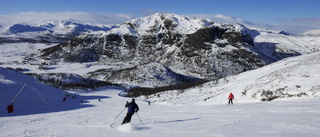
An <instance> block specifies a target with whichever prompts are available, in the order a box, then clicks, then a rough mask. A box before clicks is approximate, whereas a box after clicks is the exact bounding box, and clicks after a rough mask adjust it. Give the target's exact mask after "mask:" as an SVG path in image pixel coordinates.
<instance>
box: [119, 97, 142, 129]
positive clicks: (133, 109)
mask: <svg viewBox="0 0 320 137" xmlns="http://www.w3.org/2000/svg"><path fill="white" fill-rule="evenodd" d="M125 107H127V108H128V112H127V115H126V117H125V118H124V119H123V122H122V123H121V124H126V123H130V121H131V117H132V115H133V114H134V113H137V112H138V111H139V106H138V105H137V104H136V102H135V100H134V98H133V99H132V101H131V102H130V103H129V102H128V101H127V103H126V105H125Z"/></svg>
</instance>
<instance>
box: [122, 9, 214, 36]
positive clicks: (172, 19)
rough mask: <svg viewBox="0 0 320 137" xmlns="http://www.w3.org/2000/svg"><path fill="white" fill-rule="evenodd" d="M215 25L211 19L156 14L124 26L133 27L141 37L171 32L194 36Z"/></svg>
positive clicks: (129, 22) (134, 20)
mask: <svg viewBox="0 0 320 137" xmlns="http://www.w3.org/2000/svg"><path fill="white" fill-rule="evenodd" d="M213 24H214V22H213V21H212V20H210V19H203V18H194V17H187V16H182V15H176V14H171V13H155V14H153V15H150V16H147V17H143V18H137V19H133V20H130V21H127V22H125V23H124V24H122V25H125V26H128V27H131V28H132V29H134V30H135V31H136V32H137V33H139V34H140V35H150V34H158V33H167V32H169V31H170V32H172V33H179V34H192V33H194V32H196V31H197V30H199V29H201V28H204V27H208V26H211V25H213ZM119 28H121V27H119ZM119 28H117V29H119Z"/></svg>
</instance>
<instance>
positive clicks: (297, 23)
mask: <svg viewBox="0 0 320 137" xmlns="http://www.w3.org/2000/svg"><path fill="white" fill-rule="evenodd" d="M138 12H139V13H141V14H143V16H147V15H151V14H154V13H156V12H157V11H154V10H140V11H138ZM187 16H193V17H202V18H209V19H212V20H214V21H217V22H221V23H240V24H243V25H246V26H249V27H257V28H265V29H270V30H284V31H287V32H289V33H293V34H299V33H303V32H305V31H310V30H316V29H320V18H299V19H293V20H283V19H282V20H281V19H278V21H279V22H280V24H278V25H272V24H266V23H258V22H251V21H247V20H243V19H241V18H236V17H232V16H228V15H223V14H216V15H212V14H192V15H187ZM133 18H136V16H134V15H131V14H111V13H88V12H53V13H51V12H21V13H13V14H7V15H0V19H1V20H0V25H1V26H2V27H6V26H8V25H13V24H16V23H26V24H41V23H47V22H52V21H62V20H63V21H75V22H80V23H93V24H121V23H123V22H125V21H128V20H131V19H133Z"/></svg>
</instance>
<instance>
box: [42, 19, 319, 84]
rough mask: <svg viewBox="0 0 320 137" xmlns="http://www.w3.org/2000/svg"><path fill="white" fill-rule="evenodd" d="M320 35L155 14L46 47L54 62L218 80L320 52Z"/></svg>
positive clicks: (45, 56)
mask: <svg viewBox="0 0 320 137" xmlns="http://www.w3.org/2000/svg"><path fill="white" fill-rule="evenodd" d="M318 41H319V39H318V37H307V36H292V35H288V34H286V33H283V32H281V31H280V32H276V31H268V30H262V29H250V28H247V27H245V26H243V25H241V24H221V23H217V22H214V21H211V20H208V19H203V18H191V17H187V16H180V15H175V14H160V13H157V14H154V15H151V16H148V17H144V18H138V19H134V20H131V21H127V22H125V23H123V24H121V25H120V26H119V27H117V28H113V29H111V30H110V31H107V32H93V33H85V34H82V35H80V36H77V37H76V38H74V39H72V40H70V41H69V42H66V43H62V44H59V45H57V46H54V47H51V48H48V49H45V50H42V51H41V54H40V55H39V57H40V58H41V59H44V60H47V62H50V64H52V63H54V62H57V61H63V62H82V63H83V62H99V63H102V64H112V63H116V64H118V63H119V62H121V63H123V64H132V67H134V66H139V65H142V64H146V63H152V62H158V63H160V64H162V65H164V66H166V67H169V68H170V69H172V70H173V71H175V72H178V73H182V74H184V75H189V76H194V77H199V78H206V79H217V78H222V77H226V76H230V75H235V74H239V73H241V72H244V71H247V70H253V69H256V68H259V67H261V66H264V65H266V64H269V63H273V62H275V61H278V60H281V59H284V58H287V57H292V56H298V55H302V54H308V53H312V52H316V51H319V46H318V45H317V43H318Z"/></svg>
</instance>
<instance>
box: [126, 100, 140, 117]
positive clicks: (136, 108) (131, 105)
mask: <svg viewBox="0 0 320 137" xmlns="http://www.w3.org/2000/svg"><path fill="white" fill-rule="evenodd" d="M126 107H128V113H130V114H134V112H138V111H139V106H138V105H137V104H136V102H134V101H131V102H130V103H128V102H127V104H126Z"/></svg>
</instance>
